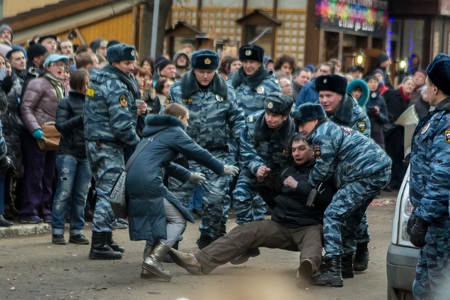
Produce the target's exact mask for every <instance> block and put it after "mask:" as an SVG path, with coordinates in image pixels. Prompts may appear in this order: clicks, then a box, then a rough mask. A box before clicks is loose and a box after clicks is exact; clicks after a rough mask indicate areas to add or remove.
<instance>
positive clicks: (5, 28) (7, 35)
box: [0, 24, 14, 45]
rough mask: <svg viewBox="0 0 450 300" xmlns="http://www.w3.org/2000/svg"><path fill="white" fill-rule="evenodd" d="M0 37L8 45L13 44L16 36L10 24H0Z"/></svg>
mask: <svg viewBox="0 0 450 300" xmlns="http://www.w3.org/2000/svg"><path fill="white" fill-rule="evenodd" d="M0 37H1V38H2V39H3V41H4V42H5V43H7V44H8V45H11V44H12V41H13V38H14V34H13V31H12V29H11V27H9V25H8V24H2V25H1V26H0Z"/></svg>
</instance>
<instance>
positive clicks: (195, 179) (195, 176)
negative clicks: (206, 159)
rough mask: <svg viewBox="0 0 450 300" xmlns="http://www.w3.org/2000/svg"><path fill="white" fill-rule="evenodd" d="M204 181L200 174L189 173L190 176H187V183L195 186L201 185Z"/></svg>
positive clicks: (203, 176) (204, 178)
mask: <svg viewBox="0 0 450 300" xmlns="http://www.w3.org/2000/svg"><path fill="white" fill-rule="evenodd" d="M205 180H206V177H205V175H203V174H202V173H191V176H189V181H190V182H192V183H194V184H196V185H200V184H202V183H203V182H205Z"/></svg>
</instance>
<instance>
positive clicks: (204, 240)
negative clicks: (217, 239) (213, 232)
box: [197, 234, 214, 249]
mask: <svg viewBox="0 0 450 300" xmlns="http://www.w3.org/2000/svg"><path fill="white" fill-rule="evenodd" d="M213 240H214V239H213V238H211V237H209V236H205V235H203V234H202V235H200V238H199V239H198V240H197V246H198V249H203V248H205V247H207V246H209V244H211V243H212V242H213Z"/></svg>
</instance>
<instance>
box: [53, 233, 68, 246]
mask: <svg viewBox="0 0 450 300" xmlns="http://www.w3.org/2000/svg"><path fill="white" fill-rule="evenodd" d="M52 243H53V244H56V245H65V244H66V240H65V239H64V235H62V234H53V235H52Z"/></svg>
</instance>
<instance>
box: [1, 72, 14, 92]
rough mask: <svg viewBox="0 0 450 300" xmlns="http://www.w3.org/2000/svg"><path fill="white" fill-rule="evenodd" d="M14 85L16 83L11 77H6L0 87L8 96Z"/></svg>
mask: <svg viewBox="0 0 450 300" xmlns="http://www.w3.org/2000/svg"><path fill="white" fill-rule="evenodd" d="M13 84H14V82H13V80H12V78H11V76H6V77H5V78H4V79H3V81H2V83H1V84H0V87H1V88H2V90H3V91H4V92H5V94H6V95H8V94H9V92H11V89H12V86H13Z"/></svg>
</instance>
